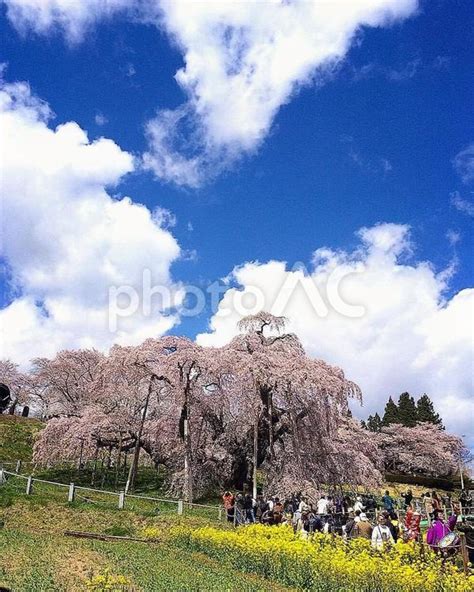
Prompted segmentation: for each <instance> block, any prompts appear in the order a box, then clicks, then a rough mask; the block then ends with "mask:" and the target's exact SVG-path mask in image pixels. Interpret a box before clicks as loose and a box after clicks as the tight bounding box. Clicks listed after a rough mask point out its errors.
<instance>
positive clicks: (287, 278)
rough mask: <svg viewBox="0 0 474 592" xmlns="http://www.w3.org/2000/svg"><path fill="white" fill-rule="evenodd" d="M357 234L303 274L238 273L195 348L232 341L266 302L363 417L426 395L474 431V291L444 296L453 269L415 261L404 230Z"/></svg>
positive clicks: (451, 421)
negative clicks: (353, 386) (355, 387)
mask: <svg viewBox="0 0 474 592" xmlns="http://www.w3.org/2000/svg"><path fill="white" fill-rule="evenodd" d="M358 235H359V237H360V245H359V246H358V247H357V248H356V249H355V250H354V251H353V252H345V251H342V252H341V251H334V250H332V249H329V248H320V249H318V250H317V251H315V253H314V257H313V261H312V264H311V267H310V269H309V270H307V271H306V272H304V270H301V269H299V268H295V269H288V266H287V265H286V263H285V262H283V261H269V262H267V263H255V262H248V263H245V264H243V265H241V266H240V267H236V268H235V269H234V270H233V272H232V273H231V275H230V282H231V284H232V285H231V286H230V287H229V289H228V290H227V291H226V292H225V294H224V296H223V298H222V300H221V302H220V304H219V308H218V310H217V312H216V314H214V316H213V317H212V319H211V322H210V331H209V333H203V334H201V335H199V336H198V338H197V340H198V342H199V343H201V344H203V345H218V344H223V343H225V342H227V341H229V340H230V339H231V338H232V337H233V336H234V335H235V334H236V331H237V329H236V324H237V321H238V320H239V319H240V318H241V316H242V315H243V314H245V312H253V310H252V307H256V308H258V307H260V306H262V307H263V308H264V309H266V310H268V311H270V312H273V313H275V314H284V315H285V316H287V317H288V318H289V319H290V324H289V329H290V331H294V332H295V333H296V334H297V335H298V336H299V337H300V338H301V340H302V342H303V344H304V346H305V348H306V350H307V352H308V353H309V354H310V355H312V356H315V357H320V358H323V359H324V360H326V361H328V362H330V363H332V364H336V365H338V366H340V367H342V368H343V369H344V371H345V372H346V375H347V376H348V377H349V378H350V379H352V380H354V381H356V382H357V383H358V384H359V385H360V386H361V387H362V390H363V393H364V400H365V409H363V410H360V409H359V410H357V409H356V410H355V411H356V414H358V415H359V416H366V415H367V414H368V413H369V412H372V413H373V412H374V411H379V412H380V411H383V405H384V403H385V401H386V400H387V398H388V396H389V395H392V396H398V395H399V394H400V393H401V392H403V391H409V392H411V393H412V394H413V395H417V396H418V395H421V394H423V393H424V392H426V393H428V394H429V395H430V396H431V397H432V399H433V400H434V401H435V404H436V407H437V409H438V411H439V412H440V413H441V415H442V416H443V418H444V420H445V423H446V425H447V427H448V428H449V429H451V430H454V431H455V432H457V433H460V434H467V435H470V434H471V435H472V420H473V408H472V392H473V383H472V377H473V356H472V353H473V337H472V336H473V329H474V327H473V315H474V310H473V304H474V290H472V289H465V290H461V291H460V292H458V293H456V294H455V295H454V296H452V297H451V298H448V297H446V290H447V287H448V282H449V278H450V276H451V274H452V269H451V268H449V269H447V270H443V271H441V272H439V273H436V271H435V270H434V268H433V266H432V265H431V264H430V263H429V262H426V261H421V262H419V261H414V260H413V256H412V247H413V245H412V242H411V240H410V232H409V228H408V227H407V226H405V225H397V224H380V225H377V226H374V227H372V228H363V229H362V230H360V231H359V233H358ZM337 288H339V289H337ZM318 294H319V295H320V297H321V302H319V301H318ZM338 294H339V295H340V296H341V301H339V299H338V298H337V295H338ZM347 305H350V307H349V308H348V309H346V307H347ZM358 307H361V308H360V309H359V308H358ZM348 314H349V315H350V316H347V315H348ZM472 444H474V442H472Z"/></svg>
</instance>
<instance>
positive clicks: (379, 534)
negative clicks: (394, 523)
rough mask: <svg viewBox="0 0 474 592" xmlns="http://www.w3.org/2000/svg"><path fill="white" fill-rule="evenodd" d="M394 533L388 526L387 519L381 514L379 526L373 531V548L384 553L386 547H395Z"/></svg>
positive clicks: (378, 521)
mask: <svg viewBox="0 0 474 592" xmlns="http://www.w3.org/2000/svg"><path fill="white" fill-rule="evenodd" d="M394 544H395V541H394V540H393V536H392V533H391V532H390V528H389V527H388V526H387V519H386V518H385V516H384V515H383V514H380V515H379V517H378V520H377V526H376V527H375V528H374V530H373V531H372V548H373V549H376V550H377V551H382V550H383V549H384V548H385V547H387V546H390V545H394Z"/></svg>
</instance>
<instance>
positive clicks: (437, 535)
mask: <svg viewBox="0 0 474 592" xmlns="http://www.w3.org/2000/svg"><path fill="white" fill-rule="evenodd" d="M457 519H458V517H457V515H456V514H452V515H451V516H450V517H449V519H448V522H447V523H446V522H445V521H444V520H443V513H442V512H441V510H435V511H434V513H433V522H432V523H431V526H430V527H429V529H428V532H427V533H426V542H427V543H428V545H429V546H430V547H431V548H432V549H435V550H436V549H437V548H438V544H439V542H440V540H441V539H442V538H443V537H445V536H446V535H447V534H449V533H450V532H453V530H454V527H455V526H456V522H457Z"/></svg>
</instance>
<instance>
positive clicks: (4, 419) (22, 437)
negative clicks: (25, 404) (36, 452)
mask: <svg viewBox="0 0 474 592" xmlns="http://www.w3.org/2000/svg"><path fill="white" fill-rule="evenodd" d="M43 426H44V423H43V422H42V421H40V420H38V419H34V418H29V417H18V416H17V415H0V460H1V461H3V462H15V461H17V460H21V461H31V458H32V454H33V442H34V436H35V434H37V433H38V431H39V430H41V429H42V428H43Z"/></svg>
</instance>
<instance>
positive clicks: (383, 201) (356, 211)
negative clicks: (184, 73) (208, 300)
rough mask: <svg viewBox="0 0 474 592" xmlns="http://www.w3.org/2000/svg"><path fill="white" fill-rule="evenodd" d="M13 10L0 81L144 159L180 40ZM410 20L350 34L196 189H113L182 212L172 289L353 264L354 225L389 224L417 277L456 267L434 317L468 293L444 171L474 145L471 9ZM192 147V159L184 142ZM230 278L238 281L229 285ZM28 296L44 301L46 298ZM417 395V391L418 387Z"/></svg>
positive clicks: (440, 8) (162, 182) (178, 97)
mask: <svg viewBox="0 0 474 592" xmlns="http://www.w3.org/2000/svg"><path fill="white" fill-rule="evenodd" d="M48 2H49V0H48ZM387 3H388V2H387ZM408 3H409V2H408V1H407V4H408ZM21 4H22V1H21V0H9V1H6V3H3V4H2V7H1V18H0V27H1V31H0V32H1V37H2V40H3V42H2V49H1V56H0V60H1V61H2V62H4V63H5V64H6V67H5V71H4V78H5V81H7V82H8V83H15V82H17V81H26V82H28V83H29V85H30V88H31V93H32V94H33V95H34V96H37V97H39V98H41V99H42V100H43V101H46V102H47V103H48V104H49V106H50V108H51V109H52V111H53V112H54V114H55V118H54V119H53V120H52V121H50V123H49V125H50V127H51V128H54V127H55V126H56V125H58V124H60V123H63V122H67V121H74V122H77V124H78V125H79V126H80V127H81V128H82V129H84V130H86V131H87V133H88V135H89V139H90V140H91V141H93V140H94V139H96V138H100V137H106V138H110V139H111V140H113V142H115V144H116V145H117V146H119V147H120V149H121V150H122V151H124V152H128V153H131V154H133V155H134V156H135V157H136V158H138V159H139V158H140V157H141V155H142V154H143V153H144V152H146V151H147V150H148V149H149V144H148V140H147V136H146V134H145V131H144V130H145V126H146V124H147V122H149V121H150V120H152V119H153V118H154V117H155V115H156V113H157V111H159V110H163V109H169V110H173V109H179V108H180V105H182V104H183V102H186V101H187V100H188V99H189V96H188V94H187V92H186V88H183V86H181V87H180V86H179V85H178V84H177V82H176V79H175V73H176V71H177V70H178V69H180V68H182V67H183V66H185V55H184V50H183V48H182V47H180V45H179V43H177V42H176V38H175V39H174V41H173V42H171V41H170V36H171V33H170V28H171V25H161V26H160V27H157V26H155V24H154V23H153V22H149V23H147V24H143V23H142V22H138V21H137V20H135V19H131V18H130V17H129V15H128V14H127V13H122V12H118V13H117V14H116V15H113V16H112V17H111V18H108V19H105V20H103V21H102V20H100V19H97V22H94V23H87V26H84V31H83V32H82V33H81V34H80V35H78V37H77V38H75V39H73V40H71V36H70V35H69V37H68V34H67V32H66V33H65V32H64V28H61V27H59V26H55V23H54V19H53V21H52V22H51V23H50V24H49V25H48V26H47V27H46V28H44V29H42V30H39V28H38V26H37V25H34V24H32V23H31V22H29V21H28V19H27V18H26V17H25V18H23V21H22V20H21V17H18V16H16V17H15V18H14V17H13V16H12V14H13V13H12V12H10V13H9V14H8V15H7V9H9V10H10V11H12V10H13V8H12V7H15V5H21ZM23 4H26V5H28V0H26V1H25V2H23ZM33 4H34V3H33ZM46 4H48V3H47V2H46V3H45V6H46ZM91 4H93V0H91ZM46 10H47V9H46V8H45V11H46ZM409 12H410V15H409V16H408V17H407V18H402V19H401V20H399V21H397V22H395V23H393V24H391V25H390V26H380V27H375V28H374V27H363V28H362V29H359V31H358V32H357V34H356V37H355V39H353V40H352V42H351V43H350V45H349V49H348V51H347V52H344V55H343V57H341V58H340V59H339V60H337V63H335V64H333V65H332V70H331V73H328V72H327V71H325V72H324V75H321V76H319V75H316V76H314V73H313V76H312V77H306V79H305V80H303V81H300V86H301V88H299V89H298V90H296V91H294V92H292V93H291V95H290V97H289V98H288V99H287V100H284V101H281V102H282V104H281V105H280V106H279V108H278V109H277V112H276V115H275V117H274V118H273V119H272V122H271V126H270V129H269V130H268V132H265V133H264V134H263V139H261V141H259V142H255V143H254V144H253V145H252V147H251V149H249V150H241V151H240V153H239V155H238V158H234V159H231V160H230V163H229V164H228V165H227V166H226V167H225V170H222V171H217V174H216V175H215V177H214V178H213V175H212V174H209V173H208V172H207V173H206V174H204V177H203V180H202V182H200V186H199V187H189V186H186V184H184V185H183V184H182V185H177V184H176V183H173V182H170V181H169V180H168V179H167V178H166V175H163V176H161V178H160V177H158V176H157V175H156V174H154V173H153V172H152V171H150V170H143V168H141V167H139V166H138V167H134V170H133V171H131V172H129V173H128V174H124V175H122V176H120V181H119V182H118V184H117V185H116V186H115V187H113V189H110V188H109V190H108V191H109V193H110V194H113V195H114V196H115V197H116V198H120V196H130V197H131V198H132V199H133V202H134V203H141V204H144V205H146V206H147V207H148V208H149V209H150V210H153V209H154V208H156V207H160V208H166V209H167V210H169V211H170V212H172V214H173V215H174V216H175V218H176V224H175V225H174V226H172V227H170V228H168V229H167V230H168V231H169V233H171V234H172V236H173V237H174V239H175V240H176V242H177V243H178V244H179V246H180V248H181V256H179V257H174V256H170V260H169V270H170V274H171V275H172V277H173V279H174V280H176V281H177V282H183V283H190V284H194V285H203V286H206V285H208V284H209V283H211V282H213V281H215V280H216V279H218V278H223V277H225V276H228V274H230V273H231V272H232V270H233V269H234V268H235V267H236V266H245V265H247V264H251V263H252V262H259V263H260V264H262V265H264V264H265V263H266V262H268V261H270V260H276V261H285V262H287V263H288V266H289V267H290V268H291V267H292V266H293V265H294V264H295V263H297V262H302V263H303V264H304V265H306V266H308V267H310V266H311V261H312V257H313V253H314V251H315V250H316V249H318V248H321V247H329V248H330V249H332V252H333V253H336V252H338V251H343V252H345V253H346V255H347V257H348V258H349V259H351V257H352V258H354V256H355V255H354V254H355V253H357V249H360V242H361V241H360V237H358V236H357V235H356V232H357V231H358V229H360V228H362V227H368V228H370V227H374V226H375V225H377V224H379V223H390V224H394V225H400V226H402V225H403V226H404V227H406V226H409V227H410V229H411V230H410V232H411V235H410V236H411V245H410V248H409V249H404V250H403V249H402V250H403V253H401V255H400V257H399V260H398V263H399V266H400V268H401V267H402V266H403V265H405V264H406V265H408V266H411V268H413V269H417V266H418V265H419V263H420V262H423V261H426V262H429V265H430V266H431V268H432V270H434V273H435V274H436V272H442V271H443V270H446V269H447V268H450V272H449V274H448V275H449V281H448V282H447V285H444V286H443V289H441V290H439V291H438V293H437V294H436V295H435V297H434V298H435V300H436V306H438V307H442V306H444V304H445V303H446V302H447V301H449V300H450V299H452V298H454V297H455V296H456V295H457V294H459V293H460V292H462V291H463V290H464V289H466V288H469V287H470V286H472V282H473V266H472V249H473V242H472V205H470V204H472V183H471V184H470V183H469V182H466V181H465V180H464V181H463V179H462V172H460V169H459V167H457V168H456V166H454V165H453V159H455V158H456V155H458V154H459V153H461V152H462V151H463V150H466V149H467V148H468V147H469V146H470V145H471V144H472V142H473V129H472V100H473V92H472V67H473V59H472V53H471V52H470V51H469V47H470V45H471V40H472V25H473V13H472V6H471V3H470V2H468V1H456V0H451V1H447V0H446V1H442V0H439V1H434V2H425V1H423V2H421V4H420V5H419V7H418V9H417V10H410V11H409ZM23 16H24V15H23ZM72 18H76V15H73V17H72ZM80 18H82V17H80V16H77V19H78V22H80V23H82V21H80ZM81 26H82V24H81ZM178 26H179V25H176V24H175V28H176V27H178ZM174 34H176V31H175V32H174ZM315 78H316V80H315ZM301 82H302V84H301ZM193 121H194V120H191V124H190V125H193V123H192V122H193ZM190 145H191V148H190V147H189V146H190ZM185 150H187V151H188V153H189V152H193V151H194V152H195V151H196V150H195V147H193V146H192V142H188V144H186V146H185ZM188 155H189V154H188ZM208 156H209V155H208ZM215 158H216V161H215V163H216V162H217V161H218V160H219V158H220V156H219V153H218V154H217V156H215ZM215 163H214V166H216V165H215ZM470 166H471V167H472V161H471V164H470ZM218 168H219V166H217V167H216V170H217V169H218ZM456 192H457V193H456ZM453 195H454V196H457V200H456V198H455V197H454V198H453ZM456 203H457V204H458V207H456ZM459 204H464V206H465V207H462V205H461V207H459ZM466 204H467V205H466ZM469 208H470V211H471V215H469V213H468V210H469ZM461 210H464V211H461ZM7 223H8V221H7ZM351 253H352V255H351ZM4 261H5V262H6V264H7V270H8V273H9V274H10V275H9V278H10V281H9V282H7V281H6V280H4V282H3V288H4V289H3V290H2V292H3V302H2V305H3V307H4V309H8V306H9V305H11V304H12V302H13V301H14V300H15V299H16V298H18V297H21V295H22V294H23V293H25V292H26V291H27V289H26V288H25V285H22V282H21V281H19V282H15V289H13V288H12V281H11V278H12V275H13V276H14V275H15V273H14V272H11V269H10V268H11V265H12V264H11V261H9V257H8V254H7V255H6V256H4ZM450 266H451V267H450ZM397 269H398V268H397ZM231 282H233V283H234V284H239V281H238V280H237V278H236V277H235V276H234V277H233V278H232V280H231ZM240 285H241V286H242V285H243V284H242V283H241V282H240ZM34 297H35V299H36V303H37V304H38V302H40V304H41V305H42V302H41V301H42V296H41V294H40V295H39V296H38V295H36V296H34ZM46 308H47V305H46ZM212 312H215V311H210V310H209V307H207V308H206V309H205V310H204V311H203V312H202V314H200V315H199V316H197V317H193V318H186V317H184V316H183V317H180V318H179V319H177V320H176V322H175V324H174V327H173V328H172V330H173V331H177V332H179V333H184V334H187V335H189V336H191V337H193V338H194V337H195V336H196V335H197V334H200V333H204V332H206V331H207V330H208V328H209V322H210V319H211V315H212ZM51 314H52V313H51V311H49V313H48V312H47V316H48V315H49V316H50V315H51ZM213 329H214V331H215V332H217V333H218V332H219V330H220V329H216V326H214V327H213ZM170 330H171V328H170ZM222 331H223V335H226V336H227V335H228V332H226V331H224V330H223V329H222ZM304 341H305V340H304ZM309 341H310V340H308V339H307V340H306V341H305V345H308V346H309V349H310V351H312V352H314V354H315V355H324V354H325V355H326V357H328V358H329V359H330V361H331V362H334V363H342V362H344V360H341V361H339V360H338V359H336V358H337V356H335V355H334V352H335V351H336V350H337V346H336V345H335V346H334V347H332V348H331V349H330V350H328V351H327V352H326V351H320V350H319V349H318V348H317V347H315V348H313V350H312V349H311V344H310V343H309ZM23 343H24V341H23ZM91 343H93V339H92V341H91ZM463 343H465V341H464V342H463ZM66 344H67V343H66ZM341 346H342V344H341ZM34 353H35V355H36V354H38V351H37V350H34ZM462 359H463V360H464V362H463V364H464V365H465V358H464V357H463V358H462ZM389 374H390V373H389ZM384 379H387V375H384ZM410 380H411V378H409V379H407V383H408V385H409V384H410ZM414 384H416V388H418V389H419V390H420V392H421V391H422V390H423V380H422V378H420V377H417V379H416V381H415V382H414ZM463 384H464V385H465V384H469V379H468V378H467V379H466V381H465V382H464V383H463ZM399 386H401V385H399V384H398V383H397V384H394V385H387V391H390V390H391V389H392V388H393V389H394V390H395V389H397V388H399ZM458 386H459V385H458ZM458 386H457V387H456V388H458ZM369 388H372V387H371V386H369ZM407 388H408V387H407ZM453 388H454V387H453ZM458 390H459V389H458ZM456 392H457V391H456ZM465 394H466V395H467V393H465ZM373 404H374V405H375V402H374V403H373Z"/></svg>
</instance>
